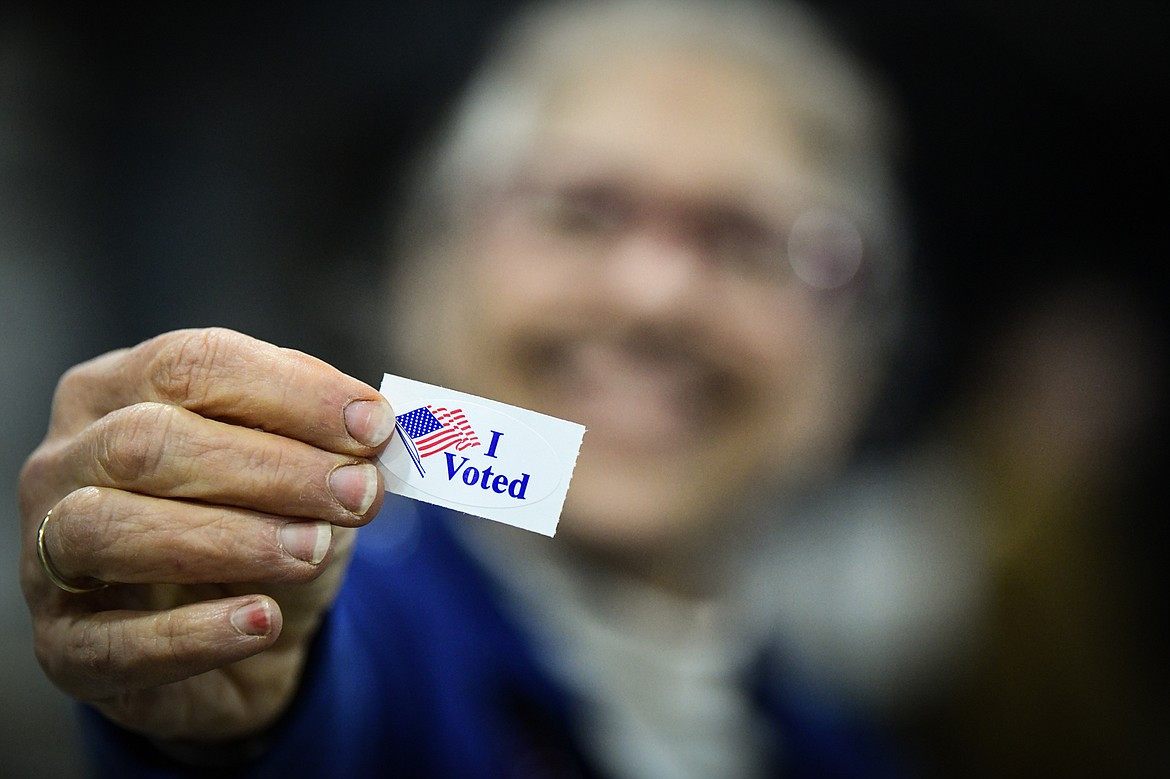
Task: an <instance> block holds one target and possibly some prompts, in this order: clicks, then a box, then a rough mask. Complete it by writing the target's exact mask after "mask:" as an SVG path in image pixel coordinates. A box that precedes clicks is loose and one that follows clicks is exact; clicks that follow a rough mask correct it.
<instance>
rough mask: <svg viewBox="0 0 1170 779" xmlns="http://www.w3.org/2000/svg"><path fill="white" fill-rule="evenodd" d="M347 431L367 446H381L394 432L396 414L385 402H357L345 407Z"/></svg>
mask: <svg viewBox="0 0 1170 779" xmlns="http://www.w3.org/2000/svg"><path fill="white" fill-rule="evenodd" d="M345 429H346V430H348V431H349V434H350V435H351V436H353V439H354V440H355V441H357V442H359V443H362V444H365V445H366V446H375V447H376V446H381V445H382V444H384V443H386V441H387V440H388V439H389V438H390V434H391V433H393V432H394V412H393V411H392V410H391V409H390V405H389V404H388V403H386V401H384V400H355V401H353V402H352V403H350V404H349V405H348V406H346V407H345Z"/></svg>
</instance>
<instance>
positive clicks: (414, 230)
mask: <svg viewBox="0 0 1170 779" xmlns="http://www.w3.org/2000/svg"><path fill="white" fill-rule="evenodd" d="M655 48H662V49H683V50H686V51H696V52H710V53H713V54H716V55H719V56H722V57H730V58H732V59H733V60H734V61H739V62H743V63H744V64H746V65H748V66H751V67H752V68H753V70H755V71H758V72H759V73H760V74H762V75H763V76H764V77H765V78H766V79H768V80H770V82H771V83H772V84H773V85H774V87H775V89H776V91H777V94H779V95H781V96H782V97H783V99H784V100H785V108H786V110H788V111H789V112H790V115H791V116H792V118H793V119H794V120H795V122H794V123H795V124H796V125H797V126H798V127H799V128H801V129H802V130H803V131H804V135H805V137H806V142H807V146H808V148H809V150H810V152H811V153H812V154H813V155H815V156H816V162H817V163H818V165H819V166H820V170H821V171H822V172H823V174H824V175H825V176H826V178H827V183H828V184H829V186H830V187H831V188H832V189H833V192H834V197H835V200H836V202H837V203H838V204H839V205H840V206H841V207H843V208H844V209H845V211H846V212H847V213H848V214H849V215H850V218H851V219H852V220H853V221H854V223H855V224H856V225H857V226H858V228H859V231H860V232H861V234H862V236H864V240H865V244H866V265H865V274H864V275H865V278H864V282H865V283H864V285H863V289H862V291H861V292H860V294H859V298H860V301H859V303H860V304H859V305H857V306H856V315H855V316H854V317H853V318H854V321H855V322H857V324H858V325H859V326H858V327H856V328H854V330H855V332H856V335H857V337H856V339H855V340H856V341H857V349H856V350H855V351H856V352H857V354H853V355H851V360H855V361H857V363H858V364H857V367H862V366H863V365H868V366H869V367H871V368H873V367H876V365H877V364H878V363H881V362H884V354H885V352H886V351H887V348H888V347H889V345H890V344H891V343H892V342H893V340H894V337H895V335H896V333H897V331H898V327H899V325H900V321H901V310H902V304H901V292H902V287H903V284H902V275H903V265H904V255H905V250H904V246H903V240H904V239H903V235H902V232H901V224H902V220H901V204H900V200H899V196H898V188H897V187H896V186H895V185H894V173H893V167H894V158H895V154H894V142H893V138H894V132H893V122H892V117H891V112H890V111H889V110H888V108H887V106H886V103H885V100H884V98H883V95H882V92H881V90H880V89H879V88H878V86H877V85H876V84H875V83H874V82H873V81H872V79H871V78H870V77H869V75H868V73H867V71H866V70H865V69H864V68H863V67H861V66H860V65H859V64H858V63H857V62H855V61H854V60H853V59H852V58H851V57H850V56H849V55H848V54H846V52H845V51H844V50H843V49H842V48H840V47H839V46H838V45H837V44H836V43H835V42H834V39H833V38H832V37H831V36H830V35H829V34H828V33H827V31H826V30H825V29H824V28H823V26H822V24H821V23H820V22H819V21H818V20H817V19H815V18H814V17H813V16H811V15H810V13H809V12H808V11H807V10H805V9H804V8H802V7H800V6H796V5H792V4H789V3H777V2H760V1H757V0H685V1H680V0H602V1H601V2H582V1H581V0H575V1H574V0H570V1H568V2H564V1H563V0H562V1H560V2H556V1H554V2H550V3H543V4H541V3H538V4H536V5H534V6H532V7H530V8H528V9H527V10H526V11H525V12H524V13H521V14H520V15H519V16H518V17H517V18H516V19H515V20H514V22H513V23H512V24H511V25H510V26H508V27H507V28H506V29H505V30H504V31H503V34H502V35H501V36H500V37H499V38H498V39H497V40H496V42H495V46H494V48H493V49H492V50H491V52H490V54H489V57H488V58H487V60H486V61H485V63H484V65H483V66H482V67H481V69H480V70H479V71H478V73H477V75H476V77H475V78H474V79H473V80H472V81H471V83H470V84H469V86H468V87H467V89H466V91H465V93H464V95H463V99H462V100H460V101H459V102H458V103H457V105H456V107H455V108H456V110H455V112H454V114H453V116H452V119H451V121H450V123H449V125H448V126H447V127H446V129H445V131H444V132H443V133H442V134H441V135H439V136H438V138H437V142H436V144H435V145H434V146H433V147H432V148H431V150H430V153H429V154H427V155H425V156H424V157H423V158H422V160H421V166H420V167H419V168H418V170H417V171H416V177H415V178H414V179H413V181H412V182H411V186H410V187H409V189H408V190H407V195H408V196H407V198H406V199H405V201H406V205H405V212H404V214H403V215H402V217H403V218H402V219H401V220H400V221H399V223H398V226H399V229H398V232H397V235H396V237H395V241H396V245H395V247H394V254H395V259H396V260H397V261H398V262H399V263H400V264H399V265H397V268H396V270H397V272H396V273H395V276H396V278H398V279H403V278H412V280H411V281H410V282H408V283H405V284H402V285H396V286H395V291H396V292H397V293H399V294H398V304H399V305H398V306H396V311H397V313H398V314H400V315H402V316H405V317H406V322H405V323H404V322H403V321H402V320H401V319H400V320H399V321H398V324H399V325H403V324H405V325H406V331H407V335H409V333H410V332H411V331H413V330H415V329H416V328H414V327H412V326H411V322H410V321H409V320H410V317H411V311H410V309H411V308H412V306H411V305H410V303H409V296H410V295H411V294H412V293H414V292H417V291H418V290H417V288H416V287H415V286H414V285H415V284H416V283H426V282H419V280H420V279H422V278H423V277H424V276H429V277H434V276H436V275H439V274H440V272H441V270H442V266H441V265H440V262H441V260H442V259H443V257H444V256H445V255H446V256H449V255H452V254H453V253H454V245H455V242H456V241H457V240H458V237H459V231H460V229H461V227H462V226H463V225H464V224H466V221H467V218H468V216H469V215H470V213H471V209H472V208H473V207H474V203H475V200H476V196H477V194H478V193H479V192H482V191H483V190H484V189H485V188H490V187H492V186H495V185H500V184H503V183H506V182H507V181H508V180H509V179H510V177H512V176H514V175H515V174H516V172H517V170H518V168H519V167H520V166H521V165H522V164H523V163H524V162H525V161H526V160H525V157H526V154H527V153H528V152H529V150H530V149H531V147H532V143H533V141H534V139H535V138H536V136H537V133H538V132H539V130H540V126H541V121H542V111H543V108H544V106H545V104H546V101H547V100H549V99H550V98H551V97H552V96H553V95H554V94H555V91H556V90H557V88H558V86H559V85H560V84H561V83H563V80H564V79H565V77H566V76H567V75H569V74H572V73H574V72H579V70H580V69H581V68H583V67H588V66H590V65H591V64H595V63H597V62H599V61H601V60H602V59H603V58H605V57H606V56H607V55H612V54H613V53H615V52H619V51H625V50H630V49H634V50H653V49H655ZM430 283H433V284H435V285H436V286H437V285H438V284H440V283H441V282H439V281H432V282H430ZM411 340H413V339H411V338H409V337H406V338H404V334H403V332H402V331H401V330H399V331H398V332H397V333H396V334H395V336H394V338H392V339H391V343H398V344H405V346H406V350H407V351H406V353H404V354H403V355H401V356H402V357H405V358H406V359H407V360H409V359H410V357H411V354H410V351H411V347H410V341H411Z"/></svg>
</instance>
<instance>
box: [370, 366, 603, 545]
mask: <svg viewBox="0 0 1170 779" xmlns="http://www.w3.org/2000/svg"><path fill="white" fill-rule="evenodd" d="M381 392H382V395H384V396H385V397H386V399H387V400H389V401H390V403H391V405H393V406H394V409H395V412H396V414H397V419H396V430H395V436H394V437H393V439H391V441H390V444H389V445H388V446H387V447H386V449H385V451H384V452H383V453H382V455H381V456H380V457H379V458H378V465H379V468H380V469H381V471H382V476H383V478H384V479H385V482H386V489H387V491H389V492H393V493H395V494H398V495H403V496H405V497H408V498H414V499H416V500H422V501H425V502H427V503H433V504H435V505H438V506H444V507H446V508H450V509H455V510H456V511H462V512H465V513H467V514H473V515H475V516H479V517H484V518H486V519H492V520H496V521H498V522H504V523H506V524H509V525H513V526H515V527H520V528H524V529H526V530H533V531H535V532H538V533H543V534H544V535H547V536H551V535H553V534H554V533H555V532H556V528H557V522H558V521H559V520H560V515H561V509H562V507H563V506H564V503H565V495H566V494H567V493H568V489H569V481H570V479H571V478H572V475H573V467H574V466H575V465H576V462H577V454H578V452H579V451H580V448H581V439H582V437H583V436H584V434H585V428H584V427H583V426H582V425H578V424H576V423H574V422H567V421H565V420H563V419H557V418H556V417H550V416H548V415H546V414H539V413H537V412H535V411H529V410H527V409H523V408H519V407H517V406H510V405H507V404H505V403H499V402H497V401H494V400H489V399H487V398H481V397H477V396H475V395H469V394H467V393H463V392H457V391H455V390H450V389H446V388H443V387H436V386H433V385H430V384H424V383H423V382H419V381H414V380H413V379H405V378H402V377H400V376H392V375H390V374H386V375H385V376H383V377H382V387H381Z"/></svg>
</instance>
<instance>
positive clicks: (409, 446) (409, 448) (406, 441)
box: [394, 420, 427, 477]
mask: <svg viewBox="0 0 1170 779" xmlns="http://www.w3.org/2000/svg"><path fill="white" fill-rule="evenodd" d="M394 427H395V428H396V429H397V430H398V437H399V438H401V439H402V445H403V446H405V447H406V452H407V454H409V455H410V459H411V460H413V461H414V467H415V468H418V475H419V476H423V477H425V476H426V475H427V472H426V471H424V470H423V467H422V458H421V457H419V456H418V449H415V448H414V441H412V440H410V436H408V435H407V434H406V431H405V430H403V429H402V423H401V422H399V421H397V420H395V421H394Z"/></svg>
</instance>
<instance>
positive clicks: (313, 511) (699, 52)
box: [20, 2, 899, 777]
mask: <svg viewBox="0 0 1170 779" xmlns="http://www.w3.org/2000/svg"><path fill="white" fill-rule="evenodd" d="M425 163H426V164H425V165H424V166H423V168H422V170H421V172H420V175H419V178H418V186H417V191H416V192H415V194H414V197H413V198H412V199H411V204H412V207H411V213H410V214H407V215H405V218H404V219H402V225H403V229H402V231H401V238H402V240H401V243H400V247H399V248H400V254H401V262H398V263H396V264H395V266H394V268H395V272H394V274H393V277H392V279H391V280H390V287H389V293H388V296H387V298H388V299H389V300H392V301H393V304H392V305H391V306H390V317H389V319H390V322H389V325H390V326H389V329H388V330H387V334H386V339H387V342H388V343H389V344H391V345H393V346H394V347H396V348H398V349H400V350H401V352H400V354H399V360H400V362H399V363H398V364H400V365H405V366H407V369H408V370H409V371H410V374H411V375H412V376H415V377H417V378H420V379H425V380H429V381H434V382H437V383H442V384H445V385H447V386H451V387H456V388H458V389H461V390H465V391H468V392H473V393H477V394H481V395H484V396H487V397H491V398H495V399H498V400H503V401H506V402H509V403H513V404H516V405H519V406H523V407H526V408H531V409H534V410H537V411H541V412H545V413H548V414H552V415H555V416H559V417H563V418H566V419H571V420H574V421H577V422H581V423H583V424H585V425H586V426H587V427H588V433H587V434H586V438H585V443H584V447H583V449H582V452H581V455H580V459H579V462H578V465H577V469H576V472H575V474H574V477H573V481H572V487H571V489H570V491H569V494H568V500H567V503H566V505H565V509H564V514H563V519H562V522H561V526H560V531H559V533H558V535H557V537H556V538H555V539H545V538H541V537H539V536H535V535H533V534H529V533H525V532H523V531H517V530H513V529H510V528H507V527H504V526H501V525H496V524H494V523H490V522H486V521H483V520H477V519H470V518H466V517H462V516H459V515H454V514H451V513H448V512H445V511H442V510H440V509H436V508H434V507H431V506H427V505H423V504H419V503H414V502H411V501H406V500H404V499H398V498H393V499H389V500H386V501H385V502H384V500H383V484H382V480H381V476H380V475H379V472H378V471H377V469H376V468H375V467H374V465H373V464H372V458H374V457H375V456H376V455H377V454H378V453H379V452H380V451H381V450H382V449H383V448H384V447H385V446H386V445H387V443H388V442H389V440H390V438H391V436H392V431H393V429H394V415H393V413H394V412H393V411H392V410H391V406H390V403H394V402H395V399H394V398H393V397H390V398H388V400H389V403H387V399H384V398H382V397H381V396H380V395H379V394H378V393H377V392H376V391H375V390H374V389H372V388H371V387H369V386H367V385H366V384H364V383H362V382H360V381H357V380H355V379H353V378H350V377H348V376H345V375H342V374H341V373H339V372H338V371H336V370H334V369H333V368H331V367H330V366H328V365H326V364H325V363H323V362H321V361H319V360H316V359H314V358H311V357H309V356H307V355H304V354H301V353H297V352H292V351H289V350H286V349H281V348H277V347H275V346H272V345H269V344H265V343H261V342H258V341H256V340H253V339H250V338H248V337H246V336H244V335H242V334H239V333H234V332H229V331H223V330H215V329H213V330H203V331H183V332H175V333H168V334H164V335H161V336H159V337H157V338H155V339H152V340H150V341H148V342H146V343H143V344H141V345H139V346H137V347H134V348H132V349H126V350H121V351H117V352H113V353H110V354H106V355H103V356H101V357H98V358H96V359H95V360H92V361H90V362H87V363H85V364H82V365H80V366H77V367H76V368H74V369H72V370H71V371H69V372H68V373H67V374H66V375H65V376H64V377H63V378H62V379H61V382H60V384H59V387H58V391H57V395H56V398H55V402H54V408H53V416H52V420H51V423H50V427H49V431H48V435H47V437H46V439H45V441H44V443H43V444H42V445H41V446H40V447H39V448H38V449H37V450H36V452H34V454H33V455H32V456H31V457H30V458H29V460H28V463H27V465H26V467H25V468H24V470H23V472H22V476H21V484H20V489H21V510H22V515H23V521H24V538H25V548H24V554H23V566H22V581H23V585H24V591H25V595H26V598H27V601H28V603H29V608H30V611H31V613H32V618H33V622H34V626H35V632H36V641H37V647H36V648H37V653H38V656H39V658H40V660H41V662H42V664H43V666H44V668H45V670H46V672H47V673H48V675H49V676H50V678H51V679H52V680H53V681H54V682H55V683H56V684H58V685H59V686H60V687H61V688H62V689H63V690H65V691H67V692H68V693H70V694H71V695H73V696H75V697H76V698H78V699H79V700H81V701H84V702H85V703H87V704H88V706H87V725H88V728H87V733H88V735H89V738H90V743H91V745H92V747H93V751H94V753H95V755H96V758H97V760H98V763H99V765H100V766H102V767H103V768H104V770H106V771H108V772H109V773H110V774H112V775H135V776H138V775H159V776H169V775H176V774H177V775H182V774H183V773H184V772H185V771H190V770H192V767H193V766H194V767H207V766H216V767H221V768H226V767H233V768H234V769H237V770H239V771H241V772H242V773H244V774H245V775H254V776H286V777H287V776H300V775H304V776H345V775H349V776H353V775H357V776H366V775H375V774H381V773H383V772H387V773H391V774H393V775H401V776H428V777H439V776H452V777H455V776H458V777H474V776H483V777H498V776H512V775H516V776H520V775H523V776H528V775H534V776H536V775H540V776H543V775H549V776H561V775H566V776H570V775H571V776H591V775H600V776H613V777H655V776H663V777H666V776H669V777H685V776H705V777H711V776H719V777H748V776H761V775H771V774H773V773H778V772H783V771H788V772H790V773H800V772H802V771H805V772H810V773H812V774H814V775H836V774H845V775H852V774H866V773H879V772H880V771H881V770H884V769H886V768H888V767H889V766H888V765H887V764H886V763H885V762H884V760H883V759H882V758H880V757H879V756H878V755H877V754H876V753H874V752H872V751H867V749H868V747H866V746H865V743H864V741H863V739H862V738H861V736H860V734H859V733H857V732H855V731H854V730H853V729H852V728H851V726H850V723H848V721H847V719H846V718H845V717H843V716H838V715H837V713H835V712H834V710H833V709H831V708H830V707H829V706H828V705H827V704H826V702H825V701H823V700H821V699H820V698H818V697H815V696H810V695H809V694H808V692H807V691H802V690H799V689H796V687H795V685H792V684H790V683H789V682H788V681H787V677H785V676H784V674H783V669H782V668H780V667H778V664H777V663H775V662H773V660H774V659H775V658H774V653H771V652H769V646H768V642H767V641H765V640H763V638H762V637H761V632H760V631H759V630H758V629H757V628H758V626H757V625H755V623H754V621H753V619H752V618H751V615H750V613H751V611H752V609H751V603H750V602H749V601H748V600H747V599H745V598H743V597H742V590H741V588H740V584H741V579H742V575H741V574H742V570H741V568H742V566H741V565H740V563H739V561H740V560H741V559H742V554H743V552H744V550H745V548H746V547H747V546H748V545H750V543H751V539H752V538H753V534H756V533H761V532H765V533H766V532H767V526H766V524H765V525H761V524H760V523H758V522H754V521H752V518H753V516H754V514H755V512H754V511H753V507H754V506H756V505H757V504H758V502H759V501H760V500H761V499H762V498H764V497H766V496H772V495H775V494H777V492H778V491H779V493H780V494H785V492H786V491H787V492H788V493H791V492H792V491H794V490H798V489H802V488H803V487H804V486H806V485H807V484H808V483H809V482H810V481H811V480H817V479H824V478H826V477H827V476H829V475H830V474H832V472H833V469H834V467H835V466H836V465H837V464H838V463H839V462H840V460H841V459H842V458H843V457H844V455H845V453H846V451H847V447H848V442H849V439H850V436H851V434H852V433H853V432H854V431H855V430H856V428H857V426H858V424H859V421H860V419H861V418H862V416H863V414H864V413H865V410H866V404H867V400H868V399H869V398H870V396H871V395H872V391H873V388H874V385H875V383H876V381H877V380H878V379H879V378H880V367H881V365H882V363H883V352H884V348H885V346H886V345H887V343H888V341H889V337H890V335H891V333H892V330H893V326H894V325H895V323H896V319H897V317H896V310H897V305H896V303H897V301H896V293H897V290H898V284H897V277H898V267H899V259H898V252H897V247H896V244H897V231H896V221H895V219H894V211H895V208H894V193H893V188H892V186H891V183H890V174H889V169H888V168H889V163H890V159H889V149H888V147H887V140H886V137H885V121H884V115H883V114H882V113H881V111H880V106H878V105H877V104H876V101H875V100H874V95H873V92H872V90H871V89H870V87H869V86H868V85H867V84H866V83H865V82H864V80H863V79H862V78H861V77H860V75H859V71H858V69H857V67H856V66H855V65H854V64H853V63H851V61H849V60H848V59H847V58H846V57H845V56H844V55H843V54H842V53H841V52H840V51H839V50H838V49H837V48H835V47H834V46H833V45H832V44H831V42H830V41H829V40H828V39H827V38H826V37H825V35H824V34H823V33H822V32H821V30H820V29H819V27H818V26H817V24H816V23H815V22H814V21H813V20H810V19H808V18H806V16H805V15H803V14H802V13H798V12H797V11H795V10H794V9H789V8H783V7H773V6H770V5H759V6H757V5H752V4H746V3H738V2H736V3H727V2H711V3H709V4H706V3H704V4H691V3H675V2H631V3H607V4H565V5H557V6H546V7H537V8H535V9H533V10H532V11H530V12H529V13H527V14H526V15H525V16H523V17H522V18H520V19H519V20H517V23H516V24H515V25H514V26H513V27H512V28H510V29H509V31H508V34H507V35H505V36H504V37H503V38H502V40H501V41H500V43H499V47H498V49H497V51H496V53H495V55H494V57H493V58H491V59H490V60H489V61H488V63H487V64H486V65H485V67H484V69H483V70H482V72H481V74H480V76H479V78H478V79H476V80H475V81H474V82H473V83H472V84H471V86H470V89H469V91H468V93H467V95H466V96H465V99H464V100H463V101H462V102H461V103H460V105H459V108H458V111H457V112H456V115H455V117H454V121H453V123H452V124H451V126H450V128H449V132H447V133H446V134H444V135H443V136H442V137H441V138H440V139H439V142H438V143H437V145H436V147H435V148H434V149H433V153H432V154H431V155H429V156H428V157H427V158H426V160H425ZM402 410H404V409H402ZM367 525H368V527H365V529H364V530H362V532H361V533H360V534H358V533H357V532H356V528H359V527H363V526H367ZM764 632H765V633H766V631H764Z"/></svg>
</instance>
